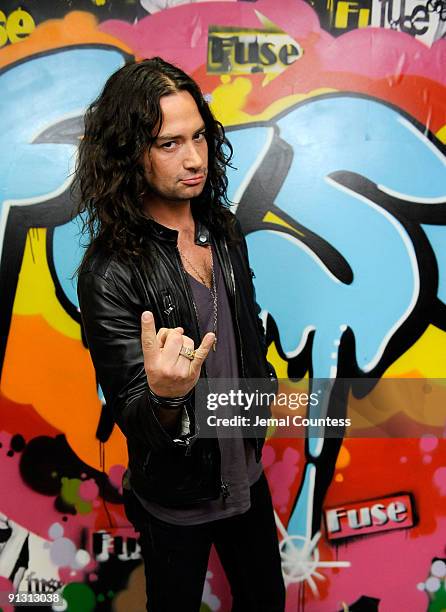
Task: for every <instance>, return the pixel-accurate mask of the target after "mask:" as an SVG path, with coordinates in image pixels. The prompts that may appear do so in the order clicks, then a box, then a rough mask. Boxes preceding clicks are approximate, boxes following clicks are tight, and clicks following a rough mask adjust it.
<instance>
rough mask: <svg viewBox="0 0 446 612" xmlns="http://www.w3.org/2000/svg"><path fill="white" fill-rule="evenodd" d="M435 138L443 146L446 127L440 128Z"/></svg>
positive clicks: (445, 139) (445, 137)
mask: <svg viewBox="0 0 446 612" xmlns="http://www.w3.org/2000/svg"><path fill="white" fill-rule="evenodd" d="M435 136H436V137H437V138H438V140H441V142H442V143H443V144H446V125H444V126H443V127H442V128H440V129H439V130H438V132H437V133H436V134H435Z"/></svg>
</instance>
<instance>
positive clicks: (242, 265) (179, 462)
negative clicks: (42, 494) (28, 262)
mask: <svg viewBox="0 0 446 612" xmlns="http://www.w3.org/2000/svg"><path fill="white" fill-rule="evenodd" d="M231 153H232V149H231V147H230V145H229V143H228V142H227V140H226V138H225V135H224V130H223V127H222V126H221V124H219V123H218V122H217V121H216V120H215V119H214V117H213V116H212V113H211V111H210V109H209V107H208V105H207V103H206V101H205V100H204V98H203V95H202V93H201V92H200V90H199V88H198V86H197V84H196V83H195V82H194V81H193V80H192V79H191V78H190V77H188V76H187V75H186V74H185V73H184V72H182V71H181V70H179V69H178V68H176V67H174V66H172V65H170V64H168V63H166V62H164V61H163V60H161V59H160V58H153V59H150V60H144V61H142V62H140V63H133V64H128V65H126V66H125V67H123V68H122V69H121V70H119V71H118V72H117V73H115V74H114V75H112V76H111V77H110V79H109V80H108V81H107V83H106V85H105V87H104V90H103V92H102V93H101V95H100V96H99V98H98V99H97V100H96V101H95V102H94V103H93V104H92V105H91V106H90V108H89V109H88V111H87V113H86V116H85V135H84V138H83V140H82V142H81V144H80V147H79V161H78V167H77V173H76V179H75V186H76V188H77V189H78V190H79V192H80V196H81V201H82V203H83V204H81V206H80V212H81V213H83V218H84V221H85V224H86V228H87V230H88V231H89V235H90V243H89V246H88V249H87V251H86V253H85V256H84V259H83V262H82V264H81V267H80V271H79V279H78V294H79V303H80V308H81V314H82V320H83V325H84V329H85V336H86V339H87V342H88V346H89V349H90V351H91V356H92V359H93V363H94V366H95V368H96V372H97V376H98V380H99V382H100V384H101V387H102V390H103V392H104V396H105V398H106V401H107V406H108V407H110V409H111V410H112V411H113V416H114V419H115V421H116V422H117V424H118V425H119V427H120V428H121V430H122V431H123V433H124V435H125V436H126V438H127V444H128V452H129V470H128V478H127V479H126V481H127V483H128V486H129V487H130V489H131V491H130V492H128V493H127V503H126V509H127V512H128V514H129V517H130V518H131V520H132V521H133V522H134V524H135V526H136V528H137V529H138V530H139V531H140V533H141V547H142V555H143V559H144V563H145V569H146V581H147V598H148V603H147V606H148V610H150V611H151V612H177V611H180V610H181V611H182V612H198V610H199V609H200V602H201V597H202V593H203V585H204V581H205V577H206V569H207V563H208V557H209V552H210V547H211V544H212V543H213V544H214V545H215V547H216V550H217V552H218V554H219V557H220V559H221V562H222V564H223V567H224V569H225V572H226V574H227V576H228V579H229V582H230V586H231V592H232V596H233V608H232V610H233V611H234V612H235V611H239V610H243V611H244V612H248V611H251V612H261V611H264V612H275V611H277V612H279V611H282V610H283V609H284V600H285V594H284V585H283V579H282V573H281V563H280V555H279V550H278V541H277V532H276V527H275V521H274V515H273V508H272V503H271V496H270V493H269V490H268V485H267V482H266V479H265V476H264V474H263V470H262V466H261V462H260V458H261V449H262V444H263V439H259V438H258V437H257V438H255V437H254V438H249V439H246V440H243V439H242V438H240V437H234V438H220V439H217V438H204V437H201V436H199V435H198V434H199V432H198V426H197V423H196V416H197V412H198V411H200V410H203V409H204V407H203V406H200V405H198V403H197V402H195V393H194V390H195V386H196V384H197V382H198V379H199V377H201V378H202V379H203V380H205V381H206V380H211V379H216V378H219V377H224V378H237V377H238V376H240V377H243V378H263V379H268V378H271V377H273V372H272V371H271V368H270V367H269V365H268V363H267V361H266V356H265V355H266V347H265V342H264V337H263V327H262V324H261V321H260V319H259V318H258V312H259V309H258V307H257V306H256V304H255V298H254V290H253V285H252V278H251V270H250V268H249V263H248V255H247V249H246V242H245V241H244V238H243V235H242V233H241V231H240V228H239V226H238V224H237V222H236V220H235V217H234V216H233V215H232V214H231V213H230V212H229V211H228V208H227V199H226V186H227V179H226V175H225V168H226V165H227V164H228V163H229V159H230V155H231ZM195 347H197V348H195Z"/></svg>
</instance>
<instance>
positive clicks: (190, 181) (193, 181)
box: [181, 174, 204, 186]
mask: <svg viewBox="0 0 446 612" xmlns="http://www.w3.org/2000/svg"><path fill="white" fill-rule="evenodd" d="M203 180H204V174H196V175H195V176H191V177H189V178H187V179H181V182H182V183H184V185H190V186H194V185H199V184H200V183H201V182H202V181H203Z"/></svg>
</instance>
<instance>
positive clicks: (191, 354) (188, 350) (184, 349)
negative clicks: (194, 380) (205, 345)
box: [180, 344, 195, 361]
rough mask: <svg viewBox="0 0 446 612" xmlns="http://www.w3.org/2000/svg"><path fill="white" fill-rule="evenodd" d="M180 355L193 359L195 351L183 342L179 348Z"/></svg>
mask: <svg viewBox="0 0 446 612" xmlns="http://www.w3.org/2000/svg"><path fill="white" fill-rule="evenodd" d="M180 355H183V357H186V359H189V361H193V360H194V358H195V351H194V349H191V348H189V347H188V346H184V344H183V346H182V347H181V348H180Z"/></svg>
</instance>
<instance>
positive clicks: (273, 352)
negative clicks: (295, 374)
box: [267, 342, 288, 378]
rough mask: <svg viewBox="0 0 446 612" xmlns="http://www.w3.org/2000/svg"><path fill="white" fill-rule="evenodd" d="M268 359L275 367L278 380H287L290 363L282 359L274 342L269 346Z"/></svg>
mask: <svg viewBox="0 0 446 612" xmlns="http://www.w3.org/2000/svg"><path fill="white" fill-rule="evenodd" d="M267 359H268V361H269V362H270V363H271V364H272V365H273V367H274V369H275V370H276V376H277V378H287V376H288V371H287V370H288V362H287V361H285V359H282V357H281V356H280V355H279V353H278V352H277V348H276V344H275V342H272V343H271V344H270V345H269V348H268V354H267Z"/></svg>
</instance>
